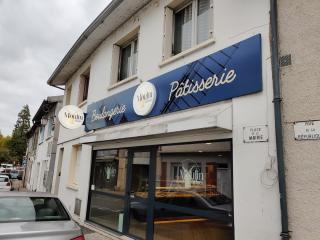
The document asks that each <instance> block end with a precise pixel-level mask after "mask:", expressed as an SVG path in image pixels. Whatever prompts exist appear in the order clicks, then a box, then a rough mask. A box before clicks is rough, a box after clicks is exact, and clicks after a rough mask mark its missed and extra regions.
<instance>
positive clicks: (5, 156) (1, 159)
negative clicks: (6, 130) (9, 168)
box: [0, 132, 12, 163]
mask: <svg viewBox="0 0 320 240" xmlns="http://www.w3.org/2000/svg"><path fill="white" fill-rule="evenodd" d="M10 139H11V137H9V136H7V137H4V136H2V134H1V132H0V163H10V162H12V157H11V156H10V152H9V149H8V143H9V141H10Z"/></svg>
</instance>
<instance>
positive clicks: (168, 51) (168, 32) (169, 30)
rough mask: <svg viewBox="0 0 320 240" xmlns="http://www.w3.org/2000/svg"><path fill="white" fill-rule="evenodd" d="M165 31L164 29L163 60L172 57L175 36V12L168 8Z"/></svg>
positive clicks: (165, 17)
mask: <svg viewBox="0 0 320 240" xmlns="http://www.w3.org/2000/svg"><path fill="white" fill-rule="evenodd" d="M164 11H165V12H164V14H165V15H164V29H163V50H162V60H165V59H167V58H169V57H171V56H172V35H173V11H172V9H170V8H168V7H166V8H165V10H164Z"/></svg>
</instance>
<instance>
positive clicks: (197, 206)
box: [154, 142, 233, 240]
mask: <svg viewBox="0 0 320 240" xmlns="http://www.w3.org/2000/svg"><path fill="white" fill-rule="evenodd" d="M221 167H223V168H221ZM156 173H157V175H156V196H155V200H156V207H155V210H154V228H155V231H154V239H157V240H158V239H170V240H171V239H172V240H174V239H187V240H196V239H202V240H211V239H219V240H221V239H223V240H233V227H232V222H233V220H232V172H231V148H230V142H224V143H195V144H185V145H171V146H161V147H159V154H158V157H157V170H156Z"/></svg>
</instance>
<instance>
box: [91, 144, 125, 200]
mask: <svg viewBox="0 0 320 240" xmlns="http://www.w3.org/2000/svg"><path fill="white" fill-rule="evenodd" d="M127 155H128V154H127V150H125V149H118V150H100V151H97V152H96V158H95V160H94V166H93V167H94V171H93V182H92V185H93V189H94V190H95V191H103V192H109V193H113V194H117V195H124V191H125V183H126V167H127V166H126V164H127V157H128V156H127Z"/></svg>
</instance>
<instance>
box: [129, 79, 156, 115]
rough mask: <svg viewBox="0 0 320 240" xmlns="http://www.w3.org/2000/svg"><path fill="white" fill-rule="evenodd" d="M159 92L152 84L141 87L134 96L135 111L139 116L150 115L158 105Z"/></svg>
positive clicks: (146, 83) (148, 83)
mask: <svg viewBox="0 0 320 240" xmlns="http://www.w3.org/2000/svg"><path fill="white" fill-rule="evenodd" d="M156 99H157V91H156V88H155V86H154V85H153V84H152V83H150V82H144V83H141V84H140V85H139V87H138V88H137V89H136V91H135V93H134V96H133V110H134V112H135V113H136V114H137V115H139V116H146V115H148V114H149V113H150V112H151V111H152V109H153V107H154V104H155V103H156Z"/></svg>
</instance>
